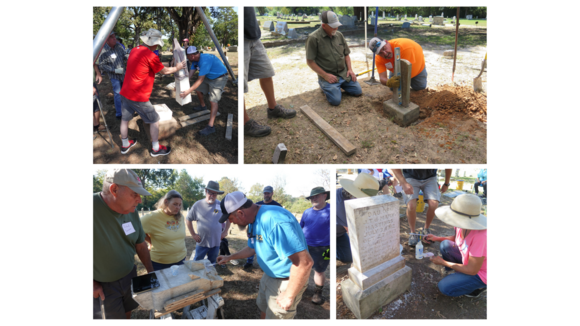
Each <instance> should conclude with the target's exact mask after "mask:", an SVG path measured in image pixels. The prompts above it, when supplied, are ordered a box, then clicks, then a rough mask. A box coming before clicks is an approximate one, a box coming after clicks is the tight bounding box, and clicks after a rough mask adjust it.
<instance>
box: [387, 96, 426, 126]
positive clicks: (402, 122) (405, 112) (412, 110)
mask: <svg viewBox="0 0 580 326" xmlns="http://www.w3.org/2000/svg"><path fill="white" fill-rule="evenodd" d="M383 110H385V113H386V114H387V115H388V116H389V117H392V118H393V122H394V123H396V124H398V125H399V126H401V127H407V126H409V125H410V124H411V123H413V122H415V121H417V120H418V119H419V113H420V111H419V106H418V105H417V104H415V103H413V102H409V107H407V108H405V107H402V106H400V105H399V104H398V103H396V102H395V101H394V100H393V99H390V100H388V101H385V102H383Z"/></svg>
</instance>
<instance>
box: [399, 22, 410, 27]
mask: <svg viewBox="0 0 580 326" xmlns="http://www.w3.org/2000/svg"><path fill="white" fill-rule="evenodd" d="M401 28H411V23H409V22H404V23H403V26H401Z"/></svg>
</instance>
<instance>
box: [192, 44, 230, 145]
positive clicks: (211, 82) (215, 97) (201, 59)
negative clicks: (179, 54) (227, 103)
mask: <svg viewBox="0 0 580 326" xmlns="http://www.w3.org/2000/svg"><path fill="white" fill-rule="evenodd" d="M187 60H189V61H190V62H191V67H190V71H189V78H191V76H193V73H194V72H195V70H196V69H199V77H198V78H197V80H196V81H195V83H193V85H192V86H191V87H190V88H189V89H188V90H186V91H183V92H181V98H185V97H186V96H187V95H188V94H189V93H191V92H193V91H195V92H196V93H197V98H198V99H199V103H200V104H201V105H199V106H196V107H194V108H193V109H194V110H196V111H202V110H205V109H206V107H205V101H204V99H203V95H204V94H209V102H210V103H211V114H210V118H209V123H208V124H207V127H205V129H203V130H200V131H199V132H198V134H200V135H201V136H207V135H209V134H212V133H214V132H215V128H214V127H213V124H214V121H215V117H216V116H217V111H218V102H219V100H220V99H221V98H222V93H223V91H224V87H225V86H226V83H227V82H228V70H227V69H226V67H225V66H224V64H223V63H222V62H221V60H220V59H218V57H216V56H215V55H213V54H206V53H199V51H197V48H196V47H195V46H190V47H188V48H187Z"/></svg>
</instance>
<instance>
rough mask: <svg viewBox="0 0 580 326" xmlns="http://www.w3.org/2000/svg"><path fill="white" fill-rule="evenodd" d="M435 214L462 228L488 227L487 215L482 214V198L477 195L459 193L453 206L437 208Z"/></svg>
mask: <svg viewBox="0 0 580 326" xmlns="http://www.w3.org/2000/svg"><path fill="white" fill-rule="evenodd" d="M435 215H436V216H437V217H438V218H439V219H440V220H441V221H443V222H445V223H446V224H449V225H451V226H454V227H458V228H461V229H465V230H486V229H487V216H485V215H483V214H481V199H479V197H478V196H476V195H471V194H465V195H459V196H457V198H455V199H454V200H453V202H452V203H451V206H443V207H439V208H437V209H436V210H435Z"/></svg>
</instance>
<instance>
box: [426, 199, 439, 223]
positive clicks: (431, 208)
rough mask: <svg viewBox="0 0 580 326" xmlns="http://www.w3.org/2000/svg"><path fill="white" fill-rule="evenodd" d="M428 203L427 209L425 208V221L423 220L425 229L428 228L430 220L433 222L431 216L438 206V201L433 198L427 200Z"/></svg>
mask: <svg viewBox="0 0 580 326" xmlns="http://www.w3.org/2000/svg"><path fill="white" fill-rule="evenodd" d="M427 203H428V204H429V209H428V210H427V221H425V229H428V228H429V225H431V222H433V218H434V217H435V210H436V209H437V207H438V206H439V202H438V201H436V200H433V199H429V200H427Z"/></svg>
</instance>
